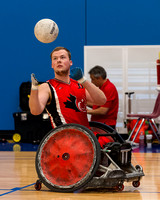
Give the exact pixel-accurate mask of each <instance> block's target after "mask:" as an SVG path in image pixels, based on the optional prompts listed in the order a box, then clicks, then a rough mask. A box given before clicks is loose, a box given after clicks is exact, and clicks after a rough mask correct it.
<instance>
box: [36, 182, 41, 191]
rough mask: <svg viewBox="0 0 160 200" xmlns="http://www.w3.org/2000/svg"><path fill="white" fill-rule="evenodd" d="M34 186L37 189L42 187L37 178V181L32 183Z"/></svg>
mask: <svg viewBox="0 0 160 200" xmlns="http://www.w3.org/2000/svg"><path fill="white" fill-rule="evenodd" d="M34 188H35V189H36V190H37V191H39V190H41V188H42V183H41V181H40V180H37V181H36V183H35V185H34Z"/></svg>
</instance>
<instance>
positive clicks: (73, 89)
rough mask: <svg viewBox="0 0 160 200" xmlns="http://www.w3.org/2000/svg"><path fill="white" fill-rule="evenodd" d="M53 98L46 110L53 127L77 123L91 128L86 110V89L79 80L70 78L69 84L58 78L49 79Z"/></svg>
mask: <svg viewBox="0 0 160 200" xmlns="http://www.w3.org/2000/svg"><path fill="white" fill-rule="evenodd" d="M47 82H48V84H49V87H50V90H51V94H52V99H51V102H50V104H49V105H47V106H46V110H47V112H48V114H49V117H50V119H51V124H52V127H53V128H55V127H57V126H59V125H62V124H68V123H76V124H81V125H83V126H85V127H87V128H89V122H88V118H87V111H86V103H87V101H86V94H85V89H84V88H83V86H82V85H80V84H79V83H78V82H77V81H75V80H73V79H70V83H69V84H67V83H65V82H63V81H60V80H57V79H50V80H48V81H47Z"/></svg>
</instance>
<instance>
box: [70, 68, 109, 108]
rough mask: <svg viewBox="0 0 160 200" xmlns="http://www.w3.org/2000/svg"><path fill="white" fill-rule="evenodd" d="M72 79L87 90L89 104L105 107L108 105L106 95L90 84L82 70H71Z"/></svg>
mask: <svg viewBox="0 0 160 200" xmlns="http://www.w3.org/2000/svg"><path fill="white" fill-rule="evenodd" d="M70 77H71V78H73V79H75V80H77V81H78V82H79V83H80V84H82V85H83V87H84V88H85V89H86V98H87V102H90V103H93V104H96V105H104V104H105V103H106V96H105V95H104V93H103V92H102V91H101V90H100V89H99V88H98V87H96V86H95V85H94V84H93V83H91V82H89V81H88V80H86V78H85V77H83V73H82V70H81V69H80V68H73V69H72V70H71V75H70Z"/></svg>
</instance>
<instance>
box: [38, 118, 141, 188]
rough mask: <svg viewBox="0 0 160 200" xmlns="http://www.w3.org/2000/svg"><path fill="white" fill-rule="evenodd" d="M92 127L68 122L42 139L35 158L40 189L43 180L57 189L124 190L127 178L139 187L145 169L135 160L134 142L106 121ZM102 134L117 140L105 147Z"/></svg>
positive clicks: (91, 125) (93, 124) (48, 185)
mask: <svg viewBox="0 0 160 200" xmlns="http://www.w3.org/2000/svg"><path fill="white" fill-rule="evenodd" d="M90 127H91V130H90V129H88V128H86V127H84V126H82V125H79V124H65V125H61V126H59V127H57V128H55V129H53V130H51V131H50V132H49V133H48V134H47V135H46V136H45V137H44V138H43V139H42V141H41V143H40V145H39V148H38V150H37V154H36V160H35V165H36V171H37V174H38V177H39V179H38V180H37V181H36V183H35V189H36V190H40V189H41V187H42V183H43V184H44V185H45V186H46V187H47V188H49V189H50V190H52V191H54V192H76V191H81V190H84V189H93V188H107V189H115V190H116V191H122V190H123V189H124V182H125V181H126V182H132V185H133V186H134V187H139V185H140V179H141V178H142V176H144V173H143V168H142V167H141V166H140V165H136V166H135V167H134V166H133V165H132V163H131V156H132V147H131V145H130V144H129V143H126V142H125V141H124V140H123V138H122V137H121V136H120V135H119V134H118V133H117V132H116V131H115V130H114V129H112V128H111V127H109V126H107V125H105V124H102V123H99V122H90ZM95 131H96V132H98V134H97V135H96V136H95V134H94V133H93V132H95ZM101 136H107V137H112V138H113V140H114V141H115V142H111V143H108V144H106V145H105V146H104V148H103V149H102V148H101V147H100V144H99V142H98V139H97V137H101Z"/></svg>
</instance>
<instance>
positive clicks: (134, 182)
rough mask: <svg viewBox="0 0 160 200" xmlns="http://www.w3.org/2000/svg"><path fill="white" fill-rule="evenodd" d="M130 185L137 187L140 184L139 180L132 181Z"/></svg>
mask: <svg viewBox="0 0 160 200" xmlns="http://www.w3.org/2000/svg"><path fill="white" fill-rule="evenodd" d="M132 185H133V187H139V186H140V182H139V181H133V182H132Z"/></svg>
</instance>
